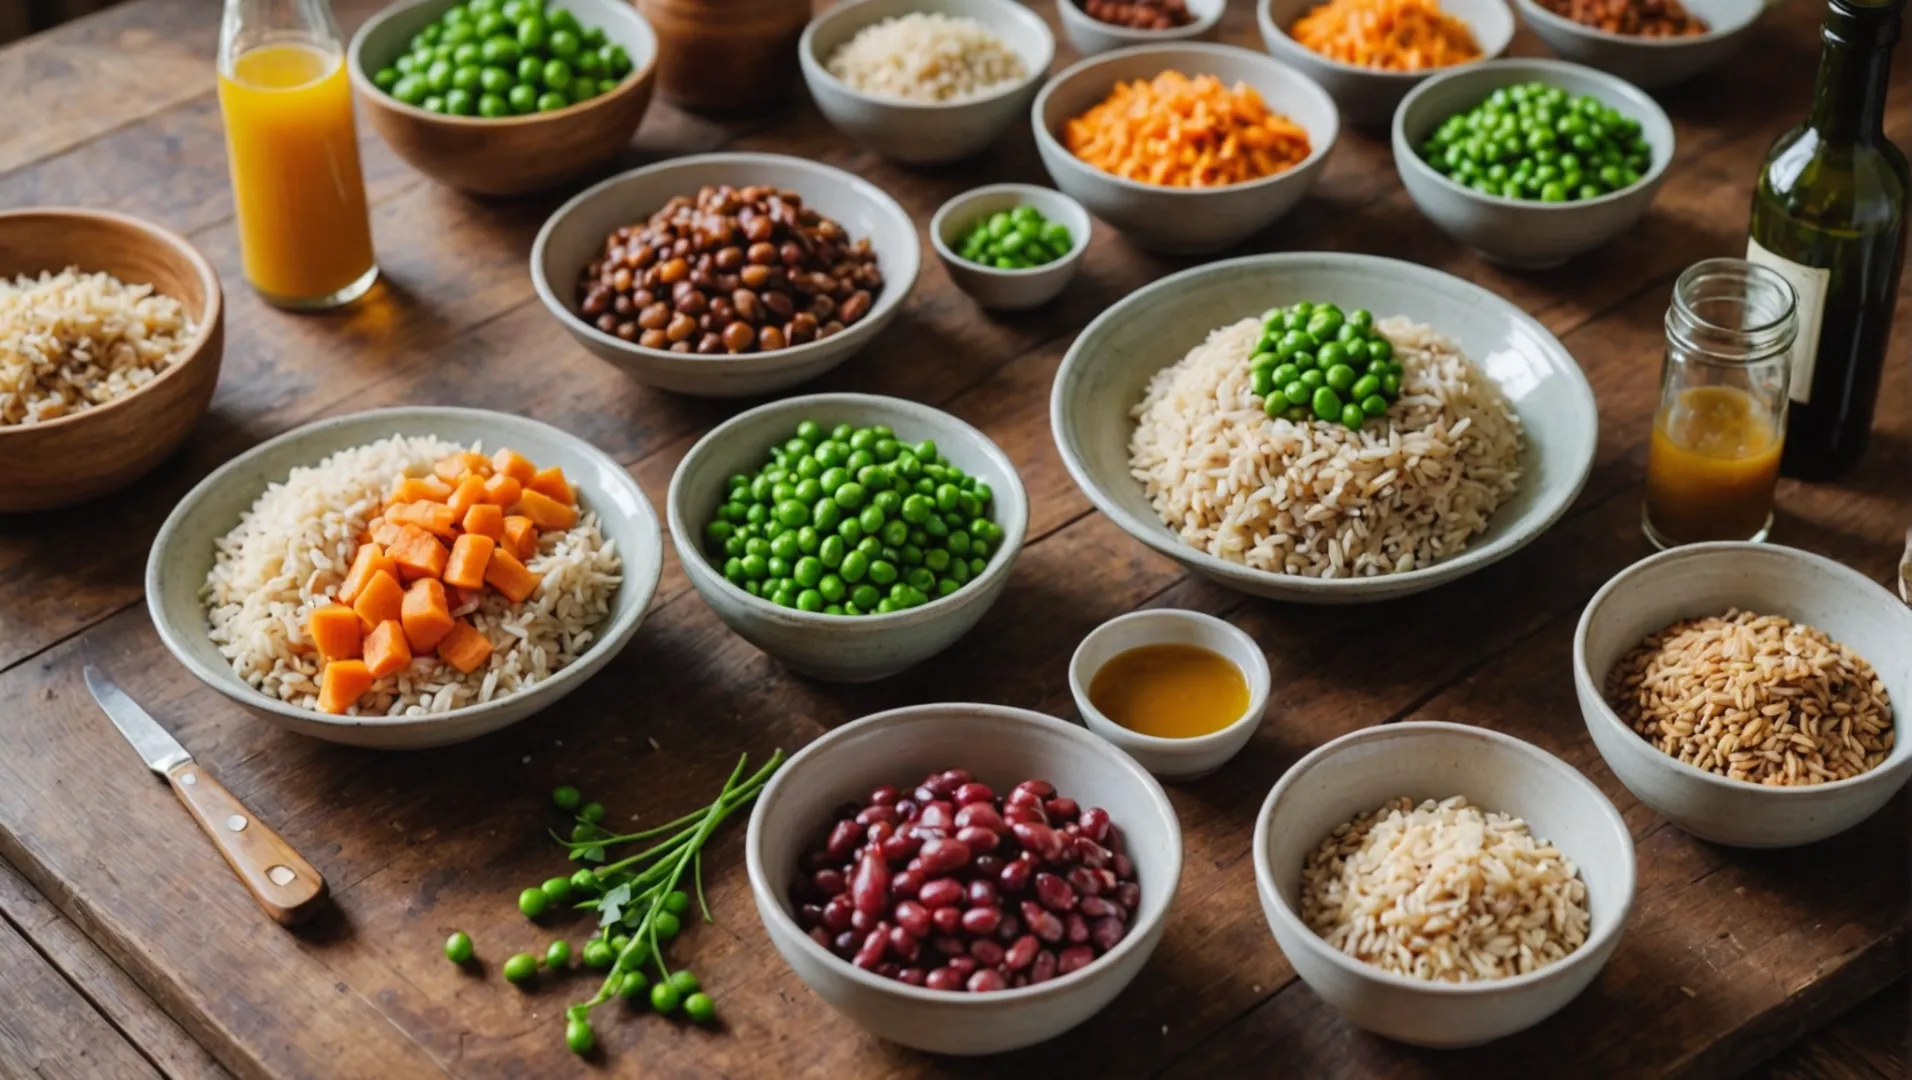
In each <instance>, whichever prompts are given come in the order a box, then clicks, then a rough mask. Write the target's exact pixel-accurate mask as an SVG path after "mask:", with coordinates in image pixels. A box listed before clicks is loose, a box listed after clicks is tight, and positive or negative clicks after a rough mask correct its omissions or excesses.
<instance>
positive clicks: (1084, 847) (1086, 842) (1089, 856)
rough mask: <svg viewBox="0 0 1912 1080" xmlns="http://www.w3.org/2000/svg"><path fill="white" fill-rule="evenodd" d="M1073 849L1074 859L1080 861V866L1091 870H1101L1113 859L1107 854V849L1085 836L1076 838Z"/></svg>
mask: <svg viewBox="0 0 1912 1080" xmlns="http://www.w3.org/2000/svg"><path fill="white" fill-rule="evenodd" d="M1074 847H1075V856H1076V858H1078V859H1080V860H1081V861H1082V865H1084V866H1086V867H1089V868H1090V869H1092V870H1100V869H1102V868H1103V867H1105V866H1107V865H1109V863H1110V861H1111V860H1112V859H1113V856H1111V855H1110V854H1109V849H1108V848H1105V847H1103V846H1102V845H1101V844H1098V843H1096V842H1095V841H1093V840H1091V839H1089V838H1088V837H1086V836H1079V837H1077V838H1076V842H1075V844H1074Z"/></svg>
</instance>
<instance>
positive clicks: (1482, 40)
mask: <svg viewBox="0 0 1912 1080" xmlns="http://www.w3.org/2000/svg"><path fill="white" fill-rule="evenodd" d="M1323 2H1324V0H1258V3H1257V4H1256V5H1255V17H1256V21H1258V22H1259V23H1260V24H1261V39H1262V41H1263V42H1265V43H1266V44H1267V46H1268V51H1269V52H1270V53H1272V54H1274V55H1275V56H1276V57H1277V58H1278V59H1281V60H1284V61H1286V62H1287V63H1290V64H1293V65H1294V66H1295V67H1296V68H1298V69H1299V70H1300V71H1301V72H1302V74H1304V75H1306V76H1308V77H1309V78H1310V79H1313V80H1314V81H1315V82H1318V83H1320V84H1321V87H1322V89H1324V90H1326V91H1327V92H1328V94H1329V95H1330V96H1331V97H1333V98H1334V103H1335V104H1336V105H1337V106H1339V107H1340V109H1341V117H1342V119H1344V120H1346V121H1347V122H1348V123H1349V124H1352V125H1355V126H1357V127H1382V126H1384V125H1385V124H1386V123H1387V122H1388V117H1390V116H1392V115H1394V107H1395V106H1396V105H1399V104H1400V103H1401V99H1402V98H1403V97H1405V96H1406V95H1407V92H1408V91H1410V90H1412V89H1414V87H1415V86H1416V85H1417V84H1419V83H1420V82H1421V81H1422V80H1424V79H1428V78H1431V77H1433V76H1435V75H1438V74H1441V73H1442V72H1448V71H1464V70H1466V69H1467V68H1469V67H1472V66H1473V65H1475V64H1478V63H1480V62H1481V60H1492V59H1494V58H1495V57H1498V56H1499V55H1500V54H1502V53H1504V52H1506V51H1507V46H1508V44H1509V43H1511V42H1512V41H1513V40H1514V13H1513V12H1511V11H1509V10H1507V5H1506V4H1505V3H1503V2H1502V0H1441V9H1442V10H1443V11H1446V12H1447V13H1448V14H1450V15H1452V16H1454V17H1455V18H1458V19H1460V20H1461V21H1462V22H1465V23H1466V24H1467V26H1468V28H1469V29H1471V30H1472V31H1473V32H1474V41H1475V43H1476V44H1478V45H1479V46H1480V49H1481V60H1474V61H1470V62H1468V63H1466V64H1456V65H1455V66H1453V67H1448V68H1433V69H1430V70H1427V71H1379V70H1376V69H1374V68H1368V67H1361V66H1360V65H1358V64H1344V63H1342V62H1341V61H1339V60H1330V59H1328V58H1327V57H1325V56H1323V55H1321V54H1320V53H1318V52H1315V51H1314V50H1313V49H1310V48H1308V47H1307V46H1305V45H1303V44H1301V43H1300V42H1298V41H1296V40H1295V39H1294V38H1292V37H1289V36H1288V28H1289V27H1291V26H1293V25H1294V24H1295V20H1296V19H1299V18H1301V17H1302V16H1303V15H1306V14H1307V13H1308V12H1309V11H1310V10H1312V9H1314V8H1316V7H1319V6H1321V4H1322V3H1323Z"/></svg>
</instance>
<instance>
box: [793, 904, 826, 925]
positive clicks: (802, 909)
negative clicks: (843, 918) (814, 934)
mask: <svg viewBox="0 0 1912 1080" xmlns="http://www.w3.org/2000/svg"><path fill="white" fill-rule="evenodd" d="M797 925H798V926H801V927H803V928H804V929H805V930H814V929H816V928H817V927H819V926H822V925H823V905H822V904H798V905H797Z"/></svg>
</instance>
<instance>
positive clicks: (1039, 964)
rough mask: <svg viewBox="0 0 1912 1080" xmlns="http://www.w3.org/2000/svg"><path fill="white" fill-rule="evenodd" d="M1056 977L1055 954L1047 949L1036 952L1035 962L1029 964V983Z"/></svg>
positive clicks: (1041, 981) (1044, 981) (1032, 984)
mask: <svg viewBox="0 0 1912 1080" xmlns="http://www.w3.org/2000/svg"><path fill="white" fill-rule="evenodd" d="M1055 977H1056V954H1055V953H1052V952H1050V951H1049V950H1048V949H1043V950H1041V951H1039V952H1037V953H1036V962H1035V963H1033V964H1031V965H1029V985H1031V986H1034V985H1035V984H1037V983H1046V982H1048V981H1049V980H1050V979H1053V978H1055Z"/></svg>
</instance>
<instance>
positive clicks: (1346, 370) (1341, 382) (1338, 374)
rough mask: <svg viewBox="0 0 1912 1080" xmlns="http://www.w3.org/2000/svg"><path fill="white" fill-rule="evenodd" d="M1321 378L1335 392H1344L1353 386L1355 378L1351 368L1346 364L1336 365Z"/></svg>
mask: <svg viewBox="0 0 1912 1080" xmlns="http://www.w3.org/2000/svg"><path fill="white" fill-rule="evenodd" d="M1323 378H1325V379H1326V380H1327V383H1328V386H1329V387H1331V388H1333V389H1334V390H1335V391H1336V392H1346V391H1347V390H1348V388H1350V387H1352V386H1353V385H1354V382H1355V378H1356V376H1355V373H1354V369H1353V368H1351V367H1349V366H1348V365H1346V364H1336V365H1334V366H1333V367H1331V368H1329V369H1328V370H1327V373H1326V374H1325V375H1324V376H1323Z"/></svg>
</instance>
